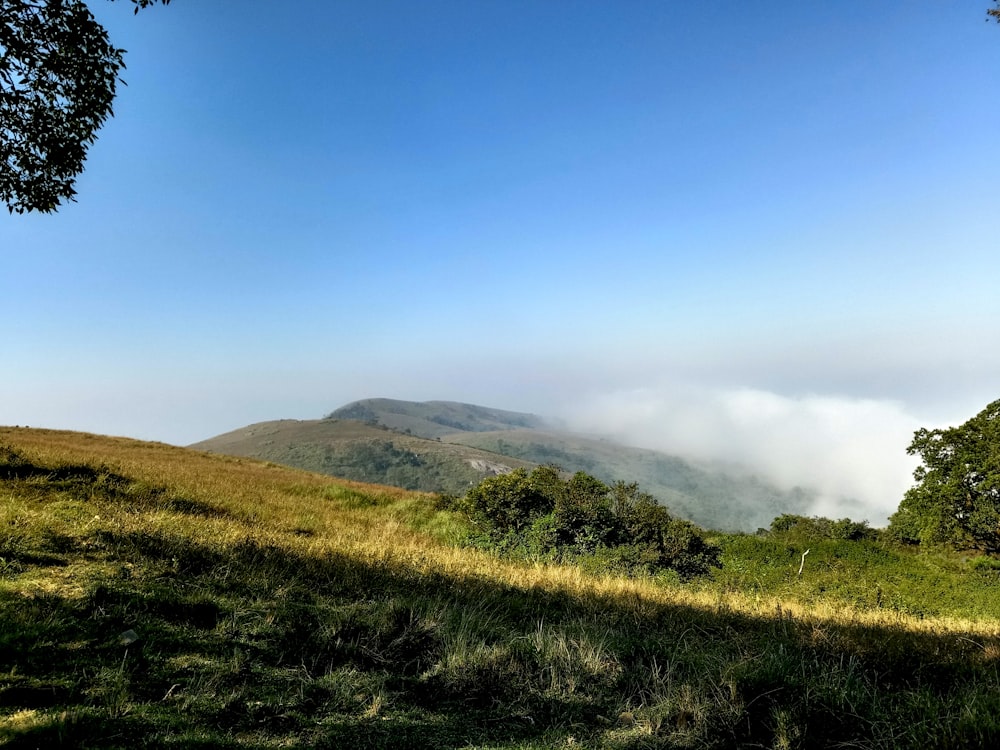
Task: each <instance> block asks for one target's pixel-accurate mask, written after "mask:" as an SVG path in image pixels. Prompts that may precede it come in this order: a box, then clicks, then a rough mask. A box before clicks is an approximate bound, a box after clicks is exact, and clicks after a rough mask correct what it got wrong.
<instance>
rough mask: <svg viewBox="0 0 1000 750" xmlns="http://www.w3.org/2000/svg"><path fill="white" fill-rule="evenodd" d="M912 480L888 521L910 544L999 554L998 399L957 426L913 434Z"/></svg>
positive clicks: (999, 437)
mask: <svg viewBox="0 0 1000 750" xmlns="http://www.w3.org/2000/svg"><path fill="white" fill-rule="evenodd" d="M907 453H909V454H910V455H919V456H920V460H921V465H920V466H918V467H917V469H916V470H915V471H914V472H913V477H914V479H915V480H916V482H917V483H916V485H914V486H913V487H912V488H911V489H910V490H908V491H907V493H906V495H905V496H904V498H903V501H902V502H901V503H900V505H899V509H898V510H897V511H896V513H895V514H894V515H893V516H892V518H891V519H890V522H889V530H890V532H891V533H892V534H893V535H894V536H896V537H898V538H900V539H902V540H905V541H909V542H914V543H925V544H935V543H946V544H950V545H952V546H955V547H963V548H979V549H982V550H984V551H987V552H1000V400H997V401H994V402H993V403H991V404H989V405H988V406H987V407H986V408H985V409H983V410H982V411H981V412H980V413H979V414H977V415H976V416H974V417H973V418H972V419H970V420H968V421H967V422H965V424H963V425H961V426H959V427H950V428H948V429H939V430H928V429H920V430H917V431H916V432H915V433H914V435H913V442H912V443H910V447H909V448H908V449H907Z"/></svg>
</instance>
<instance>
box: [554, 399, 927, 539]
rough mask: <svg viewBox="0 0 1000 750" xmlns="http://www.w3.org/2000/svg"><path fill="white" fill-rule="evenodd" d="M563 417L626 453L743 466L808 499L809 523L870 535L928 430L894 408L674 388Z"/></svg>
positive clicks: (591, 402) (899, 490)
mask: <svg viewBox="0 0 1000 750" xmlns="http://www.w3.org/2000/svg"><path fill="white" fill-rule="evenodd" d="M561 417H562V419H563V420H565V422H566V424H567V426H568V427H570V428H571V429H575V430H580V431H585V432H591V433H600V434H605V435H609V436H610V437H613V438H615V439H616V440H618V441H620V442H624V443H627V444H630V445H635V446H641V447H645V448H652V449H655V450H660V451H664V452H666V453H671V454H674V455H679V456H683V457H685V458H688V459H692V460H695V461H711V462H719V461H721V462H727V463H737V464H742V465H743V466H744V467H746V468H748V469H750V470H751V471H753V472H754V473H756V474H758V475H760V476H762V477H764V478H766V479H768V480H770V481H771V482H773V483H774V484H776V485H777V486H779V487H780V488H782V489H786V490H787V489H791V488H793V487H796V486H798V487H802V488H807V489H811V490H814V491H815V492H816V493H817V499H816V502H815V505H814V507H813V508H812V509H811V512H812V513H813V514H816V515H822V516H829V517H833V518H842V517H845V516H849V517H851V518H854V519H855V520H862V519H864V520H868V521H869V522H870V523H872V524H873V525H876V526H881V525H884V524H885V523H886V521H887V519H888V517H889V516H890V515H891V514H892V513H893V512H894V511H895V510H896V508H897V507H898V505H899V501H900V499H901V498H902V496H903V493H904V492H905V491H906V490H907V488H909V487H910V486H911V485H912V475H913V469H914V467H915V466H916V463H917V462H916V460H915V459H914V458H913V457H911V456H908V455H907V454H906V447H907V446H908V445H909V443H910V440H911V438H912V436H913V431H914V430H916V429H917V428H919V427H921V426H929V425H927V424H926V422H922V421H921V420H919V419H918V418H916V417H915V416H913V415H911V414H909V413H907V411H906V410H905V408H904V407H903V406H902V405H901V404H900V403H898V402H894V401H888V400H876V399H865V398H854V397H846V396H838V395H804V396H794V397H793V396H784V395H780V394H777V393H773V392H770V391H766V390H758V389H753V388H735V389H721V388H720V389H712V388H707V387H699V386H692V385H678V384H671V385H669V386H661V387H649V388H641V389H634V390H621V391H615V392H611V393H605V394H601V395H596V396H593V397H591V398H589V399H586V400H585V401H583V402H582V403H581V404H579V405H578V406H577V407H575V408H573V409H571V410H567V411H566V412H565V413H564V414H562V415H561Z"/></svg>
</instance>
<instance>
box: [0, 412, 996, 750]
mask: <svg viewBox="0 0 1000 750" xmlns="http://www.w3.org/2000/svg"><path fill="white" fill-rule="evenodd" d="M462 534H463V526H462V522H461V519H460V518H459V517H457V516H454V515H452V514H449V513H447V512H444V511H441V510H437V509H436V505H435V502H434V499H433V498H432V497H431V496H429V495H424V494H420V493H411V492H406V491H403V490H399V489H394V488H388V487H376V486H369V485H362V484H358V483H352V482H348V481H344V480H339V479H333V478H331V477H328V476H324V475H321V474H315V473H307V472H303V471H298V470H294V469H290V468H285V467H280V466H276V465H274V464H272V463H267V462H261V461H256V460H249V459H244V458H233V457H226V456H219V455H210V454H207V453H204V452H199V451H193V450H187V449H182V448H175V447H170V446H165V445H161V444H153V443H143V442H137V441H130V440H124V439H114V438H105V437H99V436H94V435H86V434H78V433H67V432H55V431H44V430H28V429H18V428H0V745H2V746H3V747H5V748H37V747H46V748H50V747H51V748H57V747H66V748H69V747H73V748H132V747H147V748H170V747H175V748H180V747H184V748H191V747H196V748H273V747H316V748H343V747H350V748H358V749H363V748H416V749H417V750H421V749H426V750H429V749H430V748H435V749H441V748H455V749H457V748H493V749H495V750H515V749H518V750H530V749H537V750H541V749H542V748H559V747H562V748H569V747H573V748H594V749H595V750H596V749H597V748H607V749H609V750H611V749H613V750H638V749H639V748H709V747H718V748H722V747H765V748H813V747H853V748H921V750H923V749H924V748H927V747H995V746H997V742H998V741H1000V677H998V670H997V660H998V658H1000V612H998V606H1000V605H998V603H997V602H998V601H1000V598H998V597H997V593H998V589H1000V585H998V578H997V572H996V570H995V566H993V564H992V562H991V561H987V560H976V561H973V562H972V563H970V561H968V560H965V559H963V558H962V557H960V556H954V555H943V554H939V555H917V554H916V553H914V552H913V551H912V550H909V549H902V548H896V547H893V546H890V545H887V544H885V543H879V542H875V541H866V542H847V541H843V540H826V541H820V540H810V539H797V538H794V537H759V536H747V535H738V534H734V535H719V536H718V537H717V541H718V542H719V543H720V544H721V545H722V546H723V549H724V567H723V569H722V570H721V571H720V572H719V573H718V574H717V575H716V576H715V577H714V578H712V579H706V580H702V581H699V582H697V583H694V584H690V585H680V584H678V583H676V582H674V581H672V580H670V579H652V578H643V579H621V578H615V577H606V576H600V575H586V574H584V573H582V572H581V571H580V570H578V569H575V568H570V567H561V566H557V565H550V564H543V563H541V562H530V561H528V562H523V563H514V562H511V561H506V560H504V559H499V558H496V557H494V556H491V555H487V554H484V553H481V552H476V551H474V550H470V549H465V548H460V547H457V546H455V543H456V542H457V541H459V540H460V539H461V538H462ZM805 545H809V547H810V548H811V554H810V555H809V557H808V560H807V562H806V564H805V570H804V573H803V574H802V575H801V576H800V575H798V574H797V569H798V566H799V562H800V559H801V553H802V552H803V551H804V550H803V546H805Z"/></svg>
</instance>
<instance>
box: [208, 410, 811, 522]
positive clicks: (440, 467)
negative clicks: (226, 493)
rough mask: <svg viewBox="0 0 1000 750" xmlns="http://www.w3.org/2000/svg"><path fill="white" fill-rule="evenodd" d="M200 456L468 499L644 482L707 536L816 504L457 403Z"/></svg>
mask: <svg viewBox="0 0 1000 750" xmlns="http://www.w3.org/2000/svg"><path fill="white" fill-rule="evenodd" d="M190 447H192V448H196V449H199V450H204V451H209V452H213V453H222V454H228V455H236V456H246V457H250V458H260V459H265V460H268V461H273V462H275V463H280V464H285V465H288V466H294V467H297V468H302V469H307V470H309V471H317V472H321V473H324V474H329V475H331V476H338V477H343V478H346V479H353V480H357V481H365V482H377V483H380V484H388V485H392V486H396V487H402V488H404V489H412V490H423V491H429V492H441V493H447V494H456V495H459V494H462V493H464V492H465V490H466V489H467V488H468V487H469V486H470V485H472V484H475V483H476V482H478V481H480V480H482V479H483V478H484V477H486V476H489V475H491V474H496V473H500V472H505V471H510V470H512V469H515V468H518V467H526V468H528V467H531V466H536V465H539V464H554V465H557V466H559V467H560V468H561V469H563V470H564V471H567V472H571V473H572V472H576V471H584V472H587V473H588V474H592V475H593V476H596V477H597V478H599V479H601V480H602V481H605V482H609V483H610V482H616V481H625V482H637V483H638V484H639V486H640V487H641V488H642V489H643V490H644V491H646V492H649V493H650V494H652V495H654V496H655V497H656V498H657V499H659V500H660V502H662V503H663V504H665V505H666V506H667V507H668V508H670V509H671V510H672V511H673V512H674V513H676V514H677V515H680V516H682V517H684V518H687V519H689V520H691V521H694V522H695V523H698V524H700V525H702V526H707V527H710V528H715V529H722V530H744V531H752V530H755V529H757V528H759V527H766V526H768V525H769V524H770V522H771V520H772V519H773V518H775V517H776V516H778V515H781V514H782V513H796V514H804V515H808V513H809V509H810V506H811V502H812V499H813V497H812V495H811V494H810V493H809V492H808V491H806V490H804V489H800V488H796V489H794V490H792V491H785V490H781V489H779V488H777V487H775V486H773V485H771V484H770V483H768V482H766V481H764V480H763V479H761V478H759V477H757V476H755V475H754V474H753V473H752V472H750V471H746V470H740V469H737V468H733V467H729V466H726V467H723V466H718V465H697V464H695V463H693V462H691V461H687V460H685V459H682V458H680V457H677V456H670V455H667V454H665V453H660V452H657V451H652V450H646V449H642V448H634V447H630V446H625V445H621V444H619V443H616V442H613V441H610V440H605V439H598V438H594V437H590V436H586V435H580V434H577V433H573V432H569V431H566V430H562V429H560V428H559V425H557V424H554V423H552V422H549V421H547V420H545V419H544V418H542V417H539V416H536V415H533V414H525V413H520V412H513V411H505V410H501V409H493V408H488V407H484V406H477V405H474V404H462V403H457V402H452V401H428V402H412V401H401V400H395V399H383V398H377V399H365V400H362V401H355V402H353V403H350V404H347V405H345V406H343V407H341V408H339V409H336V410H335V411H333V412H331V413H330V414H329V415H327V416H326V417H325V418H323V419H318V420H303V421H298V420H280V421H276V422H264V423H259V424H254V425H249V426H247V427H243V428H240V429H238V430H234V431H232V432H228V433H225V434H223V435H219V436H216V437H214V438H209V439H208V440H203V441H201V442H199V443H195V444H194V445H192V446H190Z"/></svg>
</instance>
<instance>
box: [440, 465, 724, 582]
mask: <svg viewBox="0 0 1000 750" xmlns="http://www.w3.org/2000/svg"><path fill="white" fill-rule="evenodd" d="M454 505H455V507H456V508H457V509H458V510H460V511H462V512H463V513H465V514H466V515H467V517H468V518H469V520H470V522H471V524H472V526H473V528H474V541H475V542H476V543H478V544H479V545H480V546H485V547H489V548H491V549H495V550H498V551H501V552H504V553H508V554H523V555H528V556H532V557H544V558H546V559H551V560H556V561H561V562H565V561H579V562H581V563H583V564H585V566H586V567H588V568H595V569H601V570H611V571H616V572H622V573H627V574H636V573H657V572H660V571H665V570H672V571H675V572H676V573H677V575H678V576H679V577H680V578H681V579H685V580H686V579H690V578H693V577H695V576H699V575H704V574H706V573H708V572H709V570H710V569H711V568H712V567H719V565H720V563H719V558H720V554H721V552H720V550H719V548H718V547H716V546H715V545H713V544H711V543H709V542H708V541H706V539H705V537H704V534H703V532H702V530H701V529H699V528H698V527H697V526H695V525H694V524H692V523H690V522H688V521H684V520H681V519H679V518H674V517H673V516H671V515H670V513H669V511H667V509H666V508H665V507H663V506H662V505H660V504H659V503H657V502H656V500H655V498H653V497H652V496H651V495H649V494H647V493H644V492H640V491H639V488H638V486H637V485H636V484H634V483H633V484H625V483H624V482H618V483H617V484H614V485H612V486H608V485H606V484H604V483H603V482H601V481H600V480H598V479H595V478H594V477H592V476H590V475H589V474H585V473H583V472H577V473H576V474H575V475H574V476H572V477H571V478H569V479H563V477H562V476H561V475H560V473H559V471H558V469H556V468H554V467H551V466H540V467H538V468H536V469H534V470H533V471H531V473H528V472H527V471H525V470H524V469H518V470H516V471H512V472H510V473H509V474H502V475H499V476H493V477H487V478H486V479H484V480H483V481H482V482H480V483H479V484H478V485H477V486H475V487H473V488H472V489H470V490H469V491H468V493H467V494H466V495H465V497H464V498H462V499H460V500H457V501H455V503H454Z"/></svg>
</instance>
